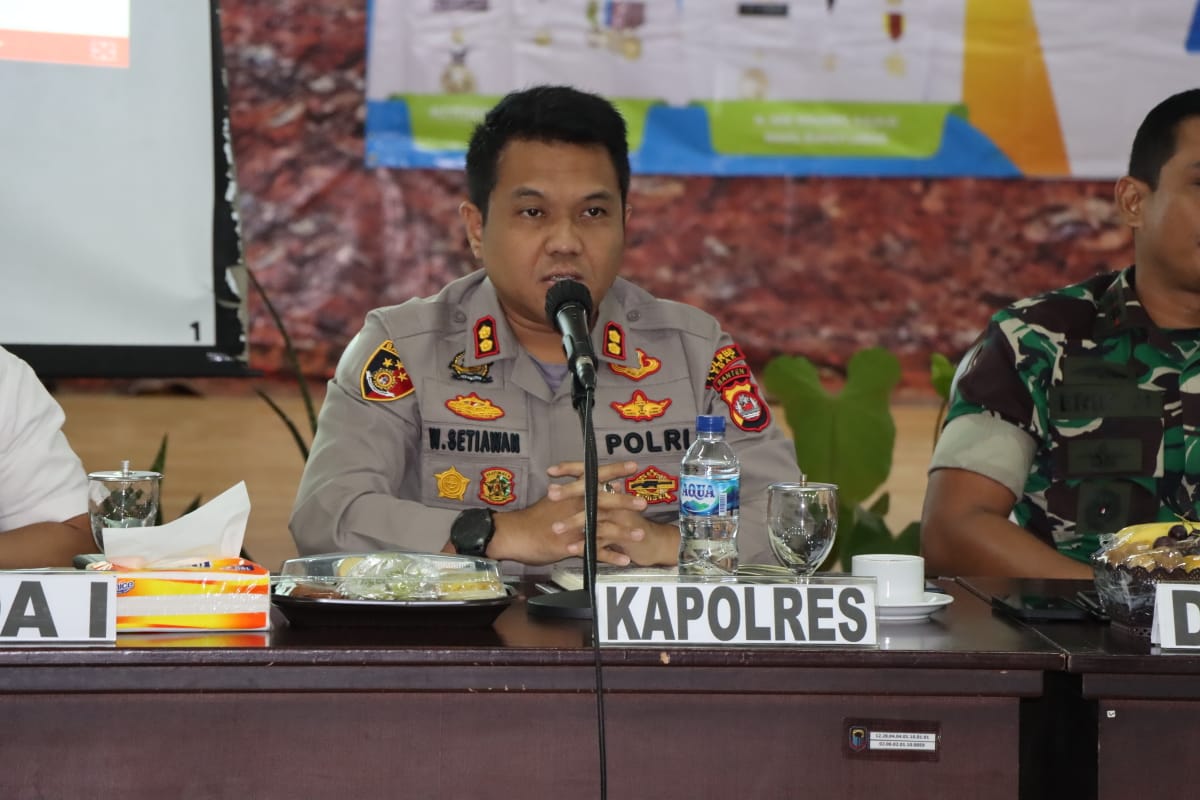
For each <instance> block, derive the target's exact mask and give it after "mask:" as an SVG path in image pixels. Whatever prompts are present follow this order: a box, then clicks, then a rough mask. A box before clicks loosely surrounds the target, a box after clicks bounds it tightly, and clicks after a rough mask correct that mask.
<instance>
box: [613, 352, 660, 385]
mask: <svg viewBox="0 0 1200 800" xmlns="http://www.w3.org/2000/svg"><path fill="white" fill-rule="evenodd" d="M636 352H637V357H638V365H637V366H636V367H626V366H622V365H621V364H609V365H608V368H609V369H611V370H612V371H613V372H615V373H617V374H618V375H624V376H625V377H626V378H629V379H630V380H631V381H640V380H641V379H642V378H644V377H646V376H647V375H653V374H654V373H656V372H658V371H659V370H660V369H662V361H660V360H659V359H657V358H654V357H653V356H648V355H646V352H645V351H644V350H642V349H641V348H638V350H637V351H636Z"/></svg>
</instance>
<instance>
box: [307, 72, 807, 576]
mask: <svg viewBox="0 0 1200 800" xmlns="http://www.w3.org/2000/svg"><path fill="white" fill-rule="evenodd" d="M467 179H468V185H469V192H470V196H471V200H470V201H469V202H466V203H463V205H462V208H461V213H462V216H463V221H464V224H465V227H466V231H467V237H468V240H469V242H470V244H471V248H472V251H473V252H474V253H475V256H476V258H477V259H479V260H480V261H481V262H482V264H483V267H484V269H483V270H482V271H477V272H474V273H471V274H469V275H467V276H465V277H463V278H460V279H458V280H456V281H454V282H452V283H450V284H449V285H448V286H446V287H445V288H444V289H443V290H442V291H441V292H439V293H438V294H437V295H435V296H433V297H429V298H421V299H415V300H411V301H409V302H407V303H404V304H402V305H399V306H394V307H391V308H383V309H377V310H375V311H372V312H371V313H370V314H369V315H368V316H367V321H366V325H365V326H364V328H363V330H362V331H361V332H360V333H359V334H358V335H357V336H356V337H355V338H354V340H353V341H352V342H351V343H350V344H349V346H348V347H347V349H346V352H345V353H344V354H343V356H342V359H341V362H340V364H339V365H338V369H337V373H336V375H335V377H334V379H333V380H332V381H331V382H330V384H329V389H328V392H327V394H326V397H325V403H324V405H323V407H322V409H321V417H320V424H319V426H318V432H317V436H316V440H315V441H314V442H313V448H312V453H311V455H310V457H309V460H308V463H307V464H306V466H305V470H304V476H303V478H302V480H301V485H300V489H299V493H298V496H297V498H296V505H295V508H294V511H293V514H292V519H291V530H292V534H293V536H294V538H295V540H296V543H297V546H298V547H299V549H300V551H301V552H302V553H315V552H327V551H361V550H377V549H406V550H416V551H425V552H429V551H439V550H446V551H452V552H459V553H468V554H472V555H484V556H487V557H490V558H496V559H500V560H504V561H506V562H508V563H506V564H505V569H506V571H509V572H519V571H522V570H523V569H524V566H529V565H532V566H534V567H536V566H544V565H548V564H552V563H556V562H559V561H561V560H563V559H566V558H570V557H574V556H578V555H581V554H582V552H583V548H582V536H583V493H584V492H583V488H584V487H583V481H582V477H583V464H582V461H583V442H582V436H581V430H580V425H579V420H578V417H577V415H576V412H575V410H574V408H573V407H572V381H571V378H570V376H569V375H567V364H566V363H565V362H566V358H565V354H564V352H563V340H562V336H561V334H559V333H558V332H557V331H556V330H555V329H554V327H552V326H551V324H550V322H549V320H548V319H547V318H546V312H545V298H546V294H547V290H548V289H549V288H550V287H551V286H553V285H554V283H555V281H557V280H560V279H564V278H566V279H572V280H576V281H578V282H580V283H582V284H584V285H585V286H586V287H587V289H588V290H589V293H590V294H591V296H592V298H593V299H594V303H595V314H594V319H593V320H592V322H593V328H592V342H593V347H594V349H595V352H596V356H597V360H598V364H597V370H596V371H597V380H596V383H597V386H596V402H595V407H594V412H593V418H594V424H595V429H596V444H597V450H598V456H599V461H600V465H601V466H600V473H599V480H600V482H601V483H602V484H603V485H604V486H605V489H606V491H604V492H602V493H601V494H600V495H599V498H598V514H597V526H596V533H597V539H598V545H599V548H598V553H597V555H598V558H599V560H600V561H604V562H608V563H612V564H617V565H627V564H630V563H635V564H642V565H669V564H674V563H675V562H676V560H677V558H678V552H679V530H678V525H677V519H678V489H679V464H680V460H681V459H682V457H683V454H684V451H685V450H686V449H687V447H688V444H689V443H690V441H691V438H692V430H693V426H694V425H695V419H696V415H697V414H698V413H705V414H707V413H721V414H724V415H725V416H726V419H727V423H728V424H727V426H726V427H727V438H728V440H729V441H730V443H731V445H732V446H733V448H734V450H735V452H737V454H738V456H739V458H740V460H741V465H742V496H741V524H740V527H739V534H738V545H739V548H738V549H739V554H740V557H741V560H742V561H743V562H756V561H757V562H761V561H770V560H771V555H770V551H769V548H768V546H767V540H766V524H765V520H766V509H765V505H766V487H767V485H768V484H769V483H771V482H772V481H777V480H797V479H798V478H799V470H798V469H797V467H796V462H795V451H794V449H793V447H792V443H791V442H790V441H789V440H788V439H787V438H785V437H784V436H783V434H782V433H781V432H780V431H779V429H778V428H777V427H776V426H774V425H772V424H771V415H770V410H769V408H768V407H767V404H766V403H765V402H764V401H763V400H762V398H761V396H760V394H759V391H758V387H757V384H756V383H755V381H754V379H753V376H752V375H751V373H750V370H749V368H748V367H747V365H746V362H745V359H744V358H743V355H742V353H741V351H740V350H739V349H738V347H737V345H736V344H734V342H733V341H732V339H731V338H730V337H729V335H728V334H726V333H725V332H723V331H722V330H721V328H720V325H719V324H717V322H716V320H714V319H713V318H712V317H711V316H709V315H708V314H706V313H704V312H702V311H700V310H699V309H695V308H692V307H690V306H685V305H682V304H679V303H673V302H669V301H665V300H659V299H657V298H655V297H653V296H651V295H650V294H649V293H647V292H645V291H643V290H642V289H639V288H638V287H636V286H634V285H633V284H631V283H629V282H628V281H625V280H622V279H620V278H618V277H617V272H618V270H619V268H620V264H621V260H622V254H623V250H624V232H625V221H626V219H627V217H628V213H629V209H628V206H626V204H625V199H626V194H627V191H628V186H629V161H628V155H627V152H626V144H625V127H624V122H623V121H622V120H621V117H620V115H619V114H618V113H617V111H616V110H615V109H614V108H613V107H612V106H611V105H610V104H609V103H608V102H607V101H604V100H602V99H600V98H598V97H595V96H594V95H588V94H585V93H582V92H577V91H575V90H573V89H567V88H562V87H538V88H535V89H531V90H527V91H524V92H516V93H513V94H511V95H509V96H508V97H506V98H505V99H504V100H502V101H501V102H500V104H499V105H498V106H497V107H496V108H495V109H493V110H492V111H491V112H489V114H488V115H487V117H486V118H485V120H484V122H483V124H482V125H481V126H480V127H479V129H477V131H476V133H475V135H474V136H473V138H472V141H471V145H470V148H469V150H468V154H467ZM523 565H524V566H523Z"/></svg>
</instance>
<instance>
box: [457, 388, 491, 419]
mask: <svg viewBox="0 0 1200 800" xmlns="http://www.w3.org/2000/svg"><path fill="white" fill-rule="evenodd" d="M446 408H448V409H450V410H451V411H453V412H454V413H455V414H458V415H459V416H460V417H466V418H467V419H480V420H489V419H499V418H500V417H503V416H504V409H503V408H501V407H500V406H498V405H496V404H495V403H493V402H492V401H491V400H488V399H486V398H483V397H480V396H479V395H477V394H475V393H474V392H471V393H470V394H468V395H465V396H464V395H461V394H460V395H458V396H457V397H455V398H454V399H453V400H447V401H446Z"/></svg>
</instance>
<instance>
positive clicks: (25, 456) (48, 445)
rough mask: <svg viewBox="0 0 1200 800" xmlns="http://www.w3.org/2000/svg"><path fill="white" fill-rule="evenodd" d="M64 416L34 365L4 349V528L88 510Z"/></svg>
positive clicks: (0, 510) (0, 506)
mask: <svg viewBox="0 0 1200 800" xmlns="http://www.w3.org/2000/svg"><path fill="white" fill-rule="evenodd" d="M65 418H66V417H65V415H64V414H63V410H62V407H61V406H59V404H58V403H57V402H55V400H54V398H53V397H51V396H50V393H49V392H47V391H46V389H45V387H43V386H42V384H41V382H40V381H39V380H38V378H37V375H35V374H34V372H33V369H32V368H31V367H30V366H29V365H28V364H26V363H25V362H24V361H22V360H21V359H19V358H17V357H16V356H14V355H13V354H12V353H9V352H8V351H7V350H5V349H4V348H0V532H2V531H9V530H13V529H14V528H20V527H22V526H24V525H30V524H33V523H35V522H62V521H64V520H68V519H70V518H71V517H74V516H76V515H78V514H83V513H85V512H86V511H87V475H86V474H85V473H84V471H83V464H82V463H81V462H80V460H79V456H77V455H75V451H73V450H72V449H71V446H70V445H69V444H68V443H67V437H66V436H64V435H63V432H62V424H63V420H64V419H65Z"/></svg>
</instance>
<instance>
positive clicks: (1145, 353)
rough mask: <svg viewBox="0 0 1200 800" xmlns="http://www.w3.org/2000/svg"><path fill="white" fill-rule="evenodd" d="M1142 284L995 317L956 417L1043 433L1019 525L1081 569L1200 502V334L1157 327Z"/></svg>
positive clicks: (1105, 281)
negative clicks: (1134, 529)
mask: <svg viewBox="0 0 1200 800" xmlns="http://www.w3.org/2000/svg"><path fill="white" fill-rule="evenodd" d="M1134 285H1135V279H1134V268H1133V267H1130V268H1128V269H1126V270H1123V271H1121V272H1114V273H1109V274H1106V275H1101V276H1097V277H1095V278H1092V279H1090V280H1087V281H1084V282H1083V283H1080V284H1077V285H1075V286H1070V287H1067V288H1065V289H1060V290H1057V291H1053V292H1049V293H1047V294H1044V295H1041V296H1039V297H1035V298H1032V299H1028V300H1022V301H1020V302H1018V303H1015V304H1014V305H1012V306H1010V307H1009V308H1007V309H1005V310H1003V311H1001V312H999V313H997V314H996V315H995V316H994V317H992V320H991V323H990V324H989V326H988V328H987V331H986V332H985V334H984V339H983V342H982V346H981V347H980V349H979V350H978V352H977V354H976V355H975V356H974V359H973V360H972V361H971V363H970V364H969V365H968V366H967V367H966V368H965V370H964V371H963V373H962V375H961V377H960V378H959V381H958V384H957V391H956V394H955V397H954V399H953V402H952V404H951V407H950V412H949V414H948V415H947V423H949V422H950V421H951V420H954V419H956V418H958V417H962V416H965V415H969V414H989V415H992V416H993V417H996V418H999V419H1001V420H1003V421H1005V422H1008V423H1010V424H1012V425H1015V426H1017V427H1018V428H1020V429H1021V430H1022V431H1025V432H1026V433H1028V434H1029V435H1030V436H1031V437H1033V439H1034V442H1035V450H1034V455H1033V464H1032V466H1031V468H1030V471H1029V476H1028V479H1027V480H1026V482H1025V487H1024V493H1023V494H1022V495H1021V496H1020V497H1019V498H1018V499H1017V503H1016V506H1015V507H1014V509H1013V515H1014V519H1015V520H1016V522H1017V523H1018V524H1020V525H1021V526H1023V527H1024V528H1026V529H1027V530H1029V531H1031V532H1032V533H1034V534H1036V535H1037V536H1038V537H1039V538H1040V539H1042V540H1044V541H1045V542H1047V543H1049V544H1052V545H1054V546H1056V547H1057V548H1058V550H1059V552H1061V553H1063V554H1065V555H1068V556H1071V557H1073V558H1076V559H1079V560H1083V561H1086V560H1087V558H1088V557H1089V556H1090V555H1091V554H1092V553H1093V552H1095V550H1096V549H1097V548H1098V546H1099V541H1098V537H1099V535H1100V534H1102V533H1108V532H1112V531H1116V530H1118V529H1119V528H1121V527H1123V526H1125V525H1128V524H1133V523H1137V522H1151V521H1155V520H1159V521H1161V520H1169V519H1173V518H1175V515H1176V513H1177V512H1178V513H1179V514H1188V515H1189V516H1191V515H1194V509H1195V506H1196V500H1197V499H1198V498H1197V494H1196V486H1197V481H1198V480H1200V448H1198V447H1197V443H1198V439H1197V425H1200V352H1198V350H1200V335H1197V333H1196V332H1195V331H1168V330H1162V329H1160V328H1158V327H1157V326H1155V324H1154V323H1153V322H1152V321H1151V319H1150V317H1149V315H1147V313H1146V311H1145V309H1144V308H1143V307H1142V305H1141V303H1140V302H1138V299H1137V295H1136V293H1135V291H1134ZM935 462H936V459H935Z"/></svg>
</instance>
